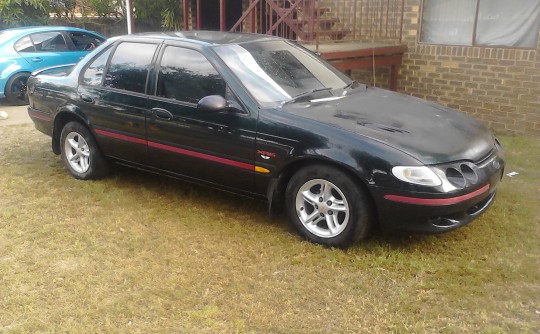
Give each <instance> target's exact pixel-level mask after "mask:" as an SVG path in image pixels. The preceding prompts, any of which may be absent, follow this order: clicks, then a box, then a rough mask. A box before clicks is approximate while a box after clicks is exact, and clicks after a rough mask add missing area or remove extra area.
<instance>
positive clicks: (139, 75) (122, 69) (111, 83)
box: [104, 42, 157, 93]
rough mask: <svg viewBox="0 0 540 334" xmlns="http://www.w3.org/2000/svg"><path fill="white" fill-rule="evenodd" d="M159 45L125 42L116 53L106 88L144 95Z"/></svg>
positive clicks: (108, 72) (105, 84) (107, 77)
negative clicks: (149, 71)
mask: <svg viewBox="0 0 540 334" xmlns="http://www.w3.org/2000/svg"><path fill="white" fill-rule="evenodd" d="M156 48H157V45H155V44H147V43H131V42H124V43H121V44H120V45H118V47H117V48H116V51H115V52H114V54H113V56H112V59H111V62H110V65H109V70H108V71H107V75H106V76H105V82H104V86H105V87H110V88H116V89H123V90H128V91H132V92H136V93H144V92H145V87H146V80H147V78H148V70H149V69H150V66H151V64H152V58H153V57H154V52H155V51H156Z"/></svg>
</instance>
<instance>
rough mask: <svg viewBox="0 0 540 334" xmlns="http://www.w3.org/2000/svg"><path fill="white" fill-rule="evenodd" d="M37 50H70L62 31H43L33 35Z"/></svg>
mask: <svg viewBox="0 0 540 334" xmlns="http://www.w3.org/2000/svg"><path fill="white" fill-rule="evenodd" d="M32 41H33V42H34V46H35V47H36V51H55V52H63V51H68V48H67V46H66V41H65V40H64V36H63V35H62V34H61V33H60V32H55V31H51V32H42V33H37V34H33V35H32Z"/></svg>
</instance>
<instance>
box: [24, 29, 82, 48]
mask: <svg viewBox="0 0 540 334" xmlns="http://www.w3.org/2000/svg"><path fill="white" fill-rule="evenodd" d="M52 33H57V34H58V35H59V36H61V37H62V39H63V40H64V45H65V46H66V49H65V50H43V49H41V50H38V48H37V47H36V43H35V42H34V36H37V35H44V34H52ZM27 36H28V37H30V40H31V41H32V44H33V45H34V50H35V51H34V52H39V53H46V52H58V53H64V52H72V51H73V50H72V49H71V44H70V43H71V41H69V42H68V41H67V39H66V36H65V35H64V33H63V31H60V30H53V31H40V32H34V33H31V34H29V35H27ZM56 37H57V36H55V37H54V38H56ZM41 44H43V42H42V43H41Z"/></svg>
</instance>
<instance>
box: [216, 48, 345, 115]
mask: <svg viewBox="0 0 540 334" xmlns="http://www.w3.org/2000/svg"><path fill="white" fill-rule="evenodd" d="M215 51H216V53H217V54H218V55H219V57H220V58H221V59H222V60H223V61H224V62H225V63H226V64H227V66H228V67H229V68H230V69H231V70H232V71H233V72H234V74H235V75H236V76H237V77H238V79H240V81H241V82H242V84H243V85H244V86H245V87H246V89H247V90H248V91H249V92H250V93H251V95H252V96H253V97H254V98H255V99H256V100H257V101H258V102H259V104H261V105H262V106H275V105H280V104H282V103H283V102H287V101H291V100H294V98H295V97H297V96H300V95H304V94H306V93H308V94H309V93H310V92H313V93H314V92H322V91H328V92H330V91H331V90H333V89H340V88H344V87H345V86H347V85H348V84H349V83H350V82H351V80H350V79H349V78H347V77H346V76H345V75H344V74H342V73H340V72H338V71H337V70H336V69H334V68H333V67H330V66H328V65H327V64H326V63H325V62H323V61H321V60H320V59H318V58H317V57H315V56H313V54H312V53H311V52H310V51H308V50H306V49H303V48H300V47H297V46H294V45H292V44H291V43H289V42H286V41H265V42H253V43H244V44H239V45H222V46H218V47H216V48H215ZM327 94H329V93H327Z"/></svg>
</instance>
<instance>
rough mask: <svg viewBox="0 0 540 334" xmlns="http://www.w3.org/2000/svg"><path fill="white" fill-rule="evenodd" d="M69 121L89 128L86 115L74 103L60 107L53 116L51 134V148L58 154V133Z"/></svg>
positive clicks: (59, 151)
mask: <svg viewBox="0 0 540 334" xmlns="http://www.w3.org/2000/svg"><path fill="white" fill-rule="evenodd" d="M69 122H79V123H81V124H84V125H85V126H86V127H87V128H89V129H90V122H89V120H88V118H87V117H86V115H85V114H84V113H83V112H82V111H81V110H80V109H79V108H78V107H77V106H75V105H66V106H63V107H61V108H60V109H59V110H58V113H57V114H56V117H55V118H54V126H53V134H52V150H53V152H54V153H55V154H60V153H61V150H60V134H61V133H62V129H63V128H64V126H65V125H66V124H67V123H69Z"/></svg>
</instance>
